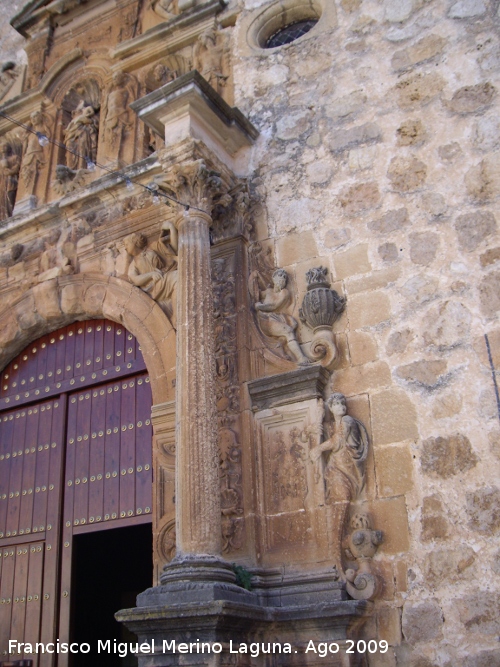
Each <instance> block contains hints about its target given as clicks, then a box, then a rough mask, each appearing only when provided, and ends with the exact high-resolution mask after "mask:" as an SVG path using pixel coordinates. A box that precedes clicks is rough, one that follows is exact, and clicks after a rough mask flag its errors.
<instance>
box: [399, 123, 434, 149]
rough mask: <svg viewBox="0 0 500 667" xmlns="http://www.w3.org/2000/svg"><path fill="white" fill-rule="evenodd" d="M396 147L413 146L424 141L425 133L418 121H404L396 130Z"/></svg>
mask: <svg viewBox="0 0 500 667" xmlns="http://www.w3.org/2000/svg"><path fill="white" fill-rule="evenodd" d="M396 136H397V141H398V146H415V145H416V144H421V143H423V142H424V141H425V138H426V136H427V133H426V131H425V127H424V125H423V123H422V121H421V120H420V119H417V120H405V121H404V123H401V125H400V126H399V127H398V129H397V130H396Z"/></svg>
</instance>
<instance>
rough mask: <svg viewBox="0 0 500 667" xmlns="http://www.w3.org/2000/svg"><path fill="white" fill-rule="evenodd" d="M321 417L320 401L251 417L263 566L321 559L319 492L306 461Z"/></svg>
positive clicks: (321, 506) (319, 484) (321, 496)
mask: <svg viewBox="0 0 500 667" xmlns="http://www.w3.org/2000/svg"><path fill="white" fill-rule="evenodd" d="M322 416H323V409H322V401H321V400H320V399H310V400H308V401H303V402H301V403H292V404H290V405H286V406H283V407H279V408H273V409H268V410H260V411H258V412H257V413H256V415H255V418H256V423H257V434H258V435H257V459H258V503H259V509H258V512H259V514H260V515H261V516H262V530H261V535H260V542H261V550H262V551H261V553H262V560H263V564H266V565H267V564H272V563H281V562H283V559H284V558H285V559H287V558H289V559H292V558H293V560H294V561H298V560H301V559H303V558H306V557H307V558H308V559H314V558H319V559H320V560H322V559H325V558H326V556H327V549H326V539H325V538H326V519H325V514H324V504H325V499H324V488H323V483H322V480H321V479H320V477H319V475H317V473H316V471H315V468H314V465H312V462H311V458H310V452H311V451H312V450H313V449H314V448H315V447H316V446H317V445H318V443H319V441H320V433H321V421H322ZM312 555H313V556H312Z"/></svg>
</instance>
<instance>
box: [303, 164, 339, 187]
mask: <svg viewBox="0 0 500 667" xmlns="http://www.w3.org/2000/svg"><path fill="white" fill-rule="evenodd" d="M306 174H307V179H308V181H309V183H312V184H313V185H324V184H325V183H328V181H329V180H330V179H331V177H332V176H333V167H332V165H331V164H330V163H329V162H327V161H326V160H316V161H314V162H311V164H308V165H307V168H306Z"/></svg>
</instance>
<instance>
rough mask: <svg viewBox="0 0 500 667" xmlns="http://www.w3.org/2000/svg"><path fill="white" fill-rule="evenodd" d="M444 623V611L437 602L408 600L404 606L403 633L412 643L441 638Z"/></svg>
mask: <svg viewBox="0 0 500 667" xmlns="http://www.w3.org/2000/svg"><path fill="white" fill-rule="evenodd" d="M443 623H444V619H443V612H442V611H441V607H440V606H439V605H438V604H437V602H434V601H432V600H426V601H425V602H406V603H405V605H404V607H403V618H402V626H403V634H404V636H405V638H406V640H407V641H408V642H409V643H410V644H412V645H414V644H418V643H419V642H429V641H431V640H433V639H441V637H442V636H443V633H442V627H443Z"/></svg>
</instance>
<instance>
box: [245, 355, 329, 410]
mask: <svg viewBox="0 0 500 667" xmlns="http://www.w3.org/2000/svg"><path fill="white" fill-rule="evenodd" d="M329 379H330V373H329V372H328V371H327V370H326V369H325V368H323V366H316V365H314V366H313V365H311V366H305V367H302V368H299V369H297V370H293V371H288V372H286V373H280V374H279V375H271V376H269V377H264V378H259V379H258V380H253V381H252V382H249V383H248V391H249V394H250V399H251V401H252V409H253V410H255V411H257V410H266V409H268V408H275V407H278V406H280V405H287V404H288V403H299V402H302V401H309V400H311V399H317V398H323V392H324V389H325V387H326V385H327V383H328V381H329Z"/></svg>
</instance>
